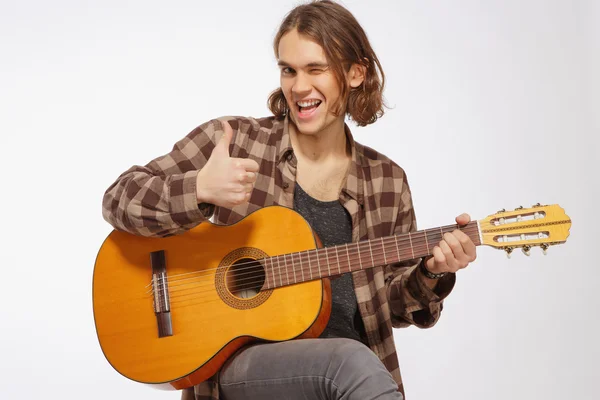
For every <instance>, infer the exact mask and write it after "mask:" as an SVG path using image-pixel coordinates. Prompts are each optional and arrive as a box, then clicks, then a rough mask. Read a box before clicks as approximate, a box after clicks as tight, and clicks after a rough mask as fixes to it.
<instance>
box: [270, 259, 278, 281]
mask: <svg viewBox="0 0 600 400" xmlns="http://www.w3.org/2000/svg"><path fill="white" fill-rule="evenodd" d="M271 272H272V273H273V285H277V281H276V280H275V261H274V260H273V257H271Z"/></svg>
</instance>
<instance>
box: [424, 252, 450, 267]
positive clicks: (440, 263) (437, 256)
mask: <svg viewBox="0 0 600 400" xmlns="http://www.w3.org/2000/svg"><path fill="white" fill-rule="evenodd" d="M431 255H432V257H431V258H428V259H427V260H426V261H425V267H426V268H427V270H428V271H430V272H443V271H447V270H448V266H447V265H446V257H445V256H444V253H443V252H442V249H440V248H439V246H435V247H434V248H433V250H432V251H431Z"/></svg>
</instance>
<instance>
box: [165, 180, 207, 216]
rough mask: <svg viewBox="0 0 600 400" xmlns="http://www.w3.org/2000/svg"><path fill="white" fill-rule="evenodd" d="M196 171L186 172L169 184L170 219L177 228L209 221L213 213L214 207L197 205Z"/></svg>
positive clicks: (203, 204) (202, 204)
mask: <svg viewBox="0 0 600 400" xmlns="http://www.w3.org/2000/svg"><path fill="white" fill-rule="evenodd" d="M197 175H198V171H188V172H186V173H184V174H181V175H176V176H174V177H173V179H172V180H171V182H170V184H169V197H170V206H171V210H170V211H171V212H170V214H171V218H172V219H173V222H175V223H176V224H178V225H179V226H188V225H190V224H198V223H200V222H204V221H206V220H207V219H209V218H210V217H211V216H212V214H213V212H214V209H215V207H214V205H213V204H209V203H200V204H198V198H197V197H196V176H197Z"/></svg>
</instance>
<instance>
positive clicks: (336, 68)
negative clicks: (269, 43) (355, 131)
mask: <svg viewBox="0 0 600 400" xmlns="http://www.w3.org/2000/svg"><path fill="white" fill-rule="evenodd" d="M294 29H296V30H297V31H298V33H299V34H301V35H304V36H306V37H307V38H310V39H311V40H312V41H314V42H315V43H317V44H319V45H320V46H321V47H322V48H323V51H324V52H325V56H326V57H327V62H328V63H329V65H330V67H331V68H332V71H333V73H334V76H335V78H336V80H337V82H338V86H339V87H340V88H341V95H340V100H339V102H338V103H337V104H335V105H334V107H333V112H334V113H335V115H336V116H339V115H340V114H341V113H342V112H345V113H346V114H347V115H348V116H349V117H350V119H352V120H353V121H355V122H356V124H357V125H358V126H366V125H369V124H372V123H373V122H375V121H377V119H378V118H381V117H382V116H383V113H384V109H383V108H384V107H385V106H386V105H385V103H384V100H383V87H384V84H385V75H384V73H383V69H382V68H381V64H380V63H379V59H377V56H376V55H375V52H374V51H373V49H372V48H371V44H370V43H369V39H368V38H367V35H366V33H365V31H364V30H363V28H362V27H361V26H360V24H359V23H358V21H357V20H356V18H354V16H353V15H352V13H350V11H348V10H347V9H345V8H344V7H343V6H341V5H339V4H337V3H334V2H333V1H329V0H319V1H313V2H311V3H308V4H303V5H300V6H297V7H296V8H294V9H293V10H292V11H290V12H289V13H288V14H287V15H286V17H285V18H284V20H283V22H282V23H281V26H280V27H279V31H278V32H277V35H276V36H275V39H274V41H273V49H274V51H275V57H276V58H279V42H280V41H281V38H282V37H283V36H284V35H285V34H286V33H288V32H290V31H292V30H294ZM353 64H358V65H361V66H363V67H364V68H365V70H366V74H365V80H364V81H363V83H362V84H361V85H360V86H358V87H356V88H352V87H350V85H349V84H348V82H347V81H346V75H345V74H346V73H347V72H348V71H349V69H350V67H351V66H352V65H353ZM267 104H268V107H269V109H270V110H271V112H272V113H273V115H275V117H276V118H278V119H283V118H284V117H285V116H286V115H287V113H288V111H289V110H288V104H287V102H286V100H285V96H284V94H283V91H282V90H281V88H278V89H276V90H274V91H273V92H272V93H271V94H270V96H269V100H268V102H267Z"/></svg>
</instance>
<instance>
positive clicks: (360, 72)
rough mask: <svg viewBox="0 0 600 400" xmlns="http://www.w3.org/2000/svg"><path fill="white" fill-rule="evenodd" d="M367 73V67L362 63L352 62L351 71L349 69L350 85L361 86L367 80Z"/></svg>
mask: <svg viewBox="0 0 600 400" xmlns="http://www.w3.org/2000/svg"><path fill="white" fill-rule="evenodd" d="M366 75H367V67H365V66H364V65H360V64H352V66H351V67H350V71H348V83H349V84H350V87H353V88H357V87H359V86H360V85H361V84H362V83H363V82H364V81H365V76H366Z"/></svg>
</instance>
